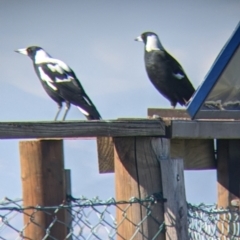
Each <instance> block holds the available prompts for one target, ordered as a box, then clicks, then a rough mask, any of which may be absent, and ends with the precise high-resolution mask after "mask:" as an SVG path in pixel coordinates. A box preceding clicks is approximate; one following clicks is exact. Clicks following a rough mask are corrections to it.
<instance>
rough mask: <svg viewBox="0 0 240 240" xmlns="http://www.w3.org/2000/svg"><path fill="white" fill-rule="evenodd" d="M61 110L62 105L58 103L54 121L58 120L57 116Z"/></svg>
mask: <svg viewBox="0 0 240 240" xmlns="http://www.w3.org/2000/svg"><path fill="white" fill-rule="evenodd" d="M61 109H62V103H58V111H57V114H56V116H55V118H54V121H57V118H58V115H59V113H60V111H61Z"/></svg>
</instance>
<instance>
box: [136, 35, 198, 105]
mask: <svg viewBox="0 0 240 240" xmlns="http://www.w3.org/2000/svg"><path fill="white" fill-rule="evenodd" d="M135 41H140V42H143V43H144V45H145V53H144V61H145V68H146V71H147V75H148V77H149V79H150V81H151V82H152V84H153V85H154V87H155V88H156V89H157V90H158V91H159V92H160V93H161V94H162V95H163V96H164V97H165V98H167V99H168V100H169V101H170V103H171V106H172V107H173V108H175V107H176V105H177V103H179V104H180V105H187V104H188V102H189V100H190V99H191V97H192V95H193V93H194V92H195V89H194V87H193V85H192V83H191V82H190V81H189V79H188V77H187V75H186V73H185V72H184V70H183V68H182V66H181V65H180V64H179V63H178V62H177V60H176V59H175V58H173V57H172V56H171V55H170V54H169V53H168V52H167V51H166V50H165V49H164V47H163V45H162V44H161V42H160V40H159V38H158V35H157V34H156V33H154V32H144V33H142V34H141V35H140V36H139V37H137V38H136V39H135Z"/></svg>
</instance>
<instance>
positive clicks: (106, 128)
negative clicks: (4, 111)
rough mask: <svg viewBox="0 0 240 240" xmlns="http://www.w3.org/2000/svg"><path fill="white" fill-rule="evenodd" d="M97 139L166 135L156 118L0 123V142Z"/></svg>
mask: <svg viewBox="0 0 240 240" xmlns="http://www.w3.org/2000/svg"><path fill="white" fill-rule="evenodd" d="M97 136H99V137H100V136H101V137H108V136H109V137H110V136H119V137H127V136H165V123H164V122H163V121H162V120H159V119H158V120H157V119H151V120H150V119H127V120H111V121H64V122H62V121H55V122H0V139H18V138H22V139H26V138H67V137H69V138H73V137H74V138H78V137H97Z"/></svg>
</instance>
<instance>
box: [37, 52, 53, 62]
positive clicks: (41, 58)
mask: <svg viewBox="0 0 240 240" xmlns="http://www.w3.org/2000/svg"><path fill="white" fill-rule="evenodd" d="M50 58H51V56H50V55H49V54H48V53H47V52H45V51H44V50H43V49H40V50H38V51H37V52H36V54H35V58H34V63H35V64H41V63H46V62H48V59H50Z"/></svg>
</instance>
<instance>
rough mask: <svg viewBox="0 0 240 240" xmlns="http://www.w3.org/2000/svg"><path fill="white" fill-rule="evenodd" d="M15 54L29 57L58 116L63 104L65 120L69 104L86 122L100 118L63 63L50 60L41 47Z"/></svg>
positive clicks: (75, 78)
mask: <svg viewBox="0 0 240 240" xmlns="http://www.w3.org/2000/svg"><path fill="white" fill-rule="evenodd" d="M16 52H18V53H21V54H24V55H27V56H29V57H30V58H31V59H32V61H33V66H34V69H35V72H36V74H37V76H38V78H39V79H40V81H41V83H42V86H43V88H44V89H45V91H46V92H47V94H48V95H49V96H50V97H51V98H52V99H53V100H54V101H55V102H56V103H57V104H58V111H57V114H56V116H55V120H57V118H58V115H59V113H60V111H61V109H62V103H63V102H65V104H66V110H65V113H64V116H63V120H65V118H66V116H67V113H68V111H69V109H70V106H71V104H73V105H76V106H77V107H78V108H79V110H80V111H81V112H82V113H83V114H84V115H85V116H86V118H87V119H88V120H98V119H101V116H100V114H99V112H98V110H97V109H96V107H95V106H94V104H93V102H92V101H91V99H90V98H89V97H88V95H87V94H86V92H85V91H84V89H83V87H82V85H81V83H80V82H79V80H78V79H77V77H76V75H75V73H74V72H73V70H72V69H71V68H70V67H69V66H68V65H67V64H66V63H64V62H63V61H61V60H58V59H55V58H52V57H51V56H50V55H49V54H48V53H47V52H46V51H44V50H43V49H42V48H41V47H38V46H31V47H27V48H23V49H18V50H16Z"/></svg>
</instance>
